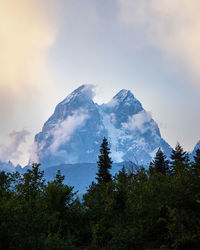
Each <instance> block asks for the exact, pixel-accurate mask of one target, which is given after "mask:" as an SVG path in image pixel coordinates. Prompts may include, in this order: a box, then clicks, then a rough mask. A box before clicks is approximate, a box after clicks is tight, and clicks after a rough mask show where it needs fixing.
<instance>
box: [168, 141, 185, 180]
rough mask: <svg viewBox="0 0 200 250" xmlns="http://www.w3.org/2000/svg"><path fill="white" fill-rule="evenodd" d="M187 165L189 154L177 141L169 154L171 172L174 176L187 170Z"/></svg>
mask: <svg viewBox="0 0 200 250" xmlns="http://www.w3.org/2000/svg"><path fill="white" fill-rule="evenodd" d="M188 167H189V156H188V154H187V153H186V152H185V151H184V150H183V148H182V147H181V145H180V144H179V143H177V145H176V147H175V149H174V150H173V151H172V154H171V174H172V175H175V176H177V175H179V174H182V173H183V172H184V171H187V169H188Z"/></svg>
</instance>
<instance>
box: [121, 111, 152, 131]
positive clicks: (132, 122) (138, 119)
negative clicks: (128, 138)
mask: <svg viewBox="0 0 200 250" xmlns="http://www.w3.org/2000/svg"><path fill="white" fill-rule="evenodd" d="M151 120H152V116H151V113H150V112H146V111H141V112H140V113H138V114H136V115H133V116H129V118H128V122H126V123H122V127H123V128H124V129H127V130H131V131H133V130H136V129H137V130H139V131H140V132H141V133H145V132H146V130H147V129H149V128H151V127H149V126H148V127H146V126H145V124H146V123H149V122H150V121H151Z"/></svg>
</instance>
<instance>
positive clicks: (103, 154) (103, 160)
mask: <svg viewBox="0 0 200 250" xmlns="http://www.w3.org/2000/svg"><path fill="white" fill-rule="evenodd" d="M109 154H110V149H109V147H108V141H107V139H106V138H105V137H104V138H103V142H102V144H101V148H100V155H99V157H98V158H99V161H98V162H97V164H98V166H99V170H98V173H97V177H96V180H97V181H98V183H99V184H100V183H106V182H109V181H111V179H112V177H111V174H110V169H111V165H112V160H111V158H110V156H109Z"/></svg>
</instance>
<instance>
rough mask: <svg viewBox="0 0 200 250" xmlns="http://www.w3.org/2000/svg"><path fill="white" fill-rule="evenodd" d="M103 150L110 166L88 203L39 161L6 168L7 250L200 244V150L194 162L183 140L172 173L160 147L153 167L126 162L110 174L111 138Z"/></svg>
mask: <svg viewBox="0 0 200 250" xmlns="http://www.w3.org/2000/svg"><path fill="white" fill-rule="evenodd" d="M101 149H102V151H101V155H104V156H106V157H99V162H101V164H100V165H99V167H102V166H107V167H106V169H107V170H108V171H107V172H104V171H100V172H99V175H97V176H98V178H100V180H98V179H97V180H98V182H97V183H95V182H93V183H92V184H91V185H90V186H89V188H88V191H87V192H86V194H84V196H83V197H82V199H81V200H79V199H78V197H77V195H76V193H74V192H73V187H69V186H67V185H65V184H64V183H63V181H64V176H62V175H61V173H60V172H59V171H58V173H57V175H56V176H55V178H54V180H52V181H51V182H48V183H46V182H45V180H44V175H43V172H41V171H40V169H39V165H38V164H33V166H32V169H31V170H27V172H26V173H25V174H24V175H22V176H21V175H20V174H19V173H14V174H7V173H5V172H0V249H6V250H12V249H13V250H15V249H16V250H18V249H19V250H21V249H23V250H24V249H30V250H38V249H39V250H40V249H41V250H53V249H54V250H65V249H66V250H73V249H76V250H83V249H88V250H89V249H95V250H96V249H105V250H106V249H108V250H109V249H116V250H118V249H121V250H122V249H123V250H124V249H127V250H129V249H134V250H143V249H159V248H160V247H161V246H166V248H170V249H175V250H176V249H177V250H190V249H199V245H200V217H199V211H200V150H197V152H196V155H195V156H194V161H193V162H191V163H190V162H189V159H188V156H187V154H186V153H185V152H184V151H183V149H182V147H181V146H180V145H177V147H176V148H175V150H174V151H173V153H172V159H171V168H172V170H173V172H172V173H173V174H171V173H170V174H168V173H169V170H168V164H167V160H166V157H165V156H164V154H163V153H162V151H161V150H158V152H157V154H156V157H155V159H154V161H153V162H152V163H151V166H150V168H149V169H148V170H146V169H144V168H142V167H141V168H134V167H133V168H132V169H131V171H130V168H126V167H123V169H122V170H121V171H119V173H118V174H116V175H115V176H114V177H113V178H111V175H110V173H109V170H110V167H111V162H112V161H111V159H110V157H109V148H108V144H107V141H106V139H105V140H104V141H103V144H102V147H101ZM105 152H106V153H105ZM101 155H100V156H101ZM105 159H107V160H106V161H104V160H105ZM103 162H104V163H105V162H106V164H103ZM105 173H106V174H105ZM86 174H87V173H86ZM108 176H109V177H108Z"/></svg>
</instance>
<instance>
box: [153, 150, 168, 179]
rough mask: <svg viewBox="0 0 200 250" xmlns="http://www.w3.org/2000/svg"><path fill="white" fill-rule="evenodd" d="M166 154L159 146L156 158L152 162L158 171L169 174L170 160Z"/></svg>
mask: <svg viewBox="0 0 200 250" xmlns="http://www.w3.org/2000/svg"><path fill="white" fill-rule="evenodd" d="M166 158H167V157H166V156H165V155H164V154H163V152H162V150H161V149H160V148H159V149H158V151H157V153H156V156H155V158H154V161H152V163H151V167H152V168H153V169H155V170H156V172H159V173H162V174H165V175H166V174H168V173H169V165H168V163H169V162H168V160H166Z"/></svg>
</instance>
